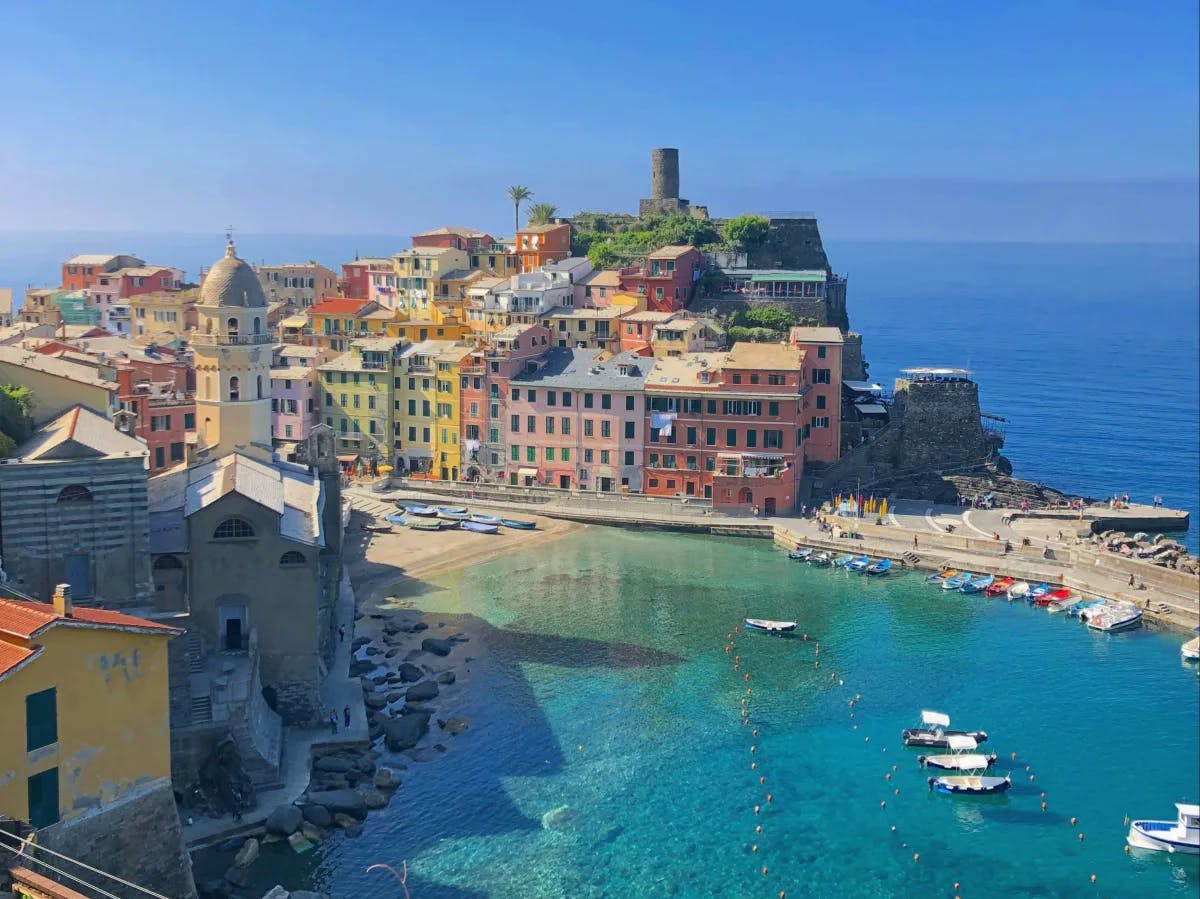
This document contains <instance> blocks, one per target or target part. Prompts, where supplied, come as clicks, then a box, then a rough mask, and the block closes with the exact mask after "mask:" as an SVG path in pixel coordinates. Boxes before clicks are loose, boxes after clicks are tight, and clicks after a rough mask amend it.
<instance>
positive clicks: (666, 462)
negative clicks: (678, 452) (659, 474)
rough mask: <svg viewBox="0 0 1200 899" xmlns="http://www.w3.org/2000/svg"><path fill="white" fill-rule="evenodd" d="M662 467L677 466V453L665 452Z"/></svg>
mask: <svg viewBox="0 0 1200 899" xmlns="http://www.w3.org/2000/svg"><path fill="white" fill-rule="evenodd" d="M662 467H663V468H674V467H675V454H674V453H664V454H663V457H662Z"/></svg>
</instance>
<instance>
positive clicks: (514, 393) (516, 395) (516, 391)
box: [512, 387, 521, 400]
mask: <svg viewBox="0 0 1200 899" xmlns="http://www.w3.org/2000/svg"><path fill="white" fill-rule="evenodd" d="M512 398H513V399H514V400H519V399H520V398H521V390H520V388H518V387H514V388H513V389H512Z"/></svg>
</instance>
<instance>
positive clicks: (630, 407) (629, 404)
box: [625, 393, 633, 412]
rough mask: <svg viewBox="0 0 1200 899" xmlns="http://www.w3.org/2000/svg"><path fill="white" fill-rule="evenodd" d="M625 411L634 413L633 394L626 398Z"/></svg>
mask: <svg viewBox="0 0 1200 899" xmlns="http://www.w3.org/2000/svg"><path fill="white" fill-rule="evenodd" d="M625 411H626V412H632V411H633V394H632V393H631V394H629V395H628V396H627V397H625Z"/></svg>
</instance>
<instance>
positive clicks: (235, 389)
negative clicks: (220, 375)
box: [229, 375, 242, 400]
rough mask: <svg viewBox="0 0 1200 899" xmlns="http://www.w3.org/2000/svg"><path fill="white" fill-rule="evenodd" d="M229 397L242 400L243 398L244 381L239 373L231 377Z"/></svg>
mask: <svg viewBox="0 0 1200 899" xmlns="http://www.w3.org/2000/svg"><path fill="white" fill-rule="evenodd" d="M229 398H230V399H231V400H240V399H241V398H242V382H241V380H240V379H239V378H238V376H237V375H234V376H233V377H232V378H230V379H229Z"/></svg>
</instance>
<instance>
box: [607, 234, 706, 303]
mask: <svg viewBox="0 0 1200 899" xmlns="http://www.w3.org/2000/svg"><path fill="white" fill-rule="evenodd" d="M703 265H704V254H703V253H701V252H700V251H699V250H698V249H696V248H695V247H692V246H667V247H662V248H661V249H658V250H655V251H654V252H653V253H651V254H650V255H649V256H647V257H646V261H645V262H644V263H642V264H641V265H635V266H630V267H628V268H623V269H621V271H620V280H621V287H622V289H623V290H628V291H632V292H634V293H637V294H638V295H640V296H644V297H645V298H646V308H647V309H653V310H656V311H659V312H675V311H677V310H679V309H682V308H684V307H685V306H686V305H687V304H688V303H689V302H690V301H691V299H692V291H693V289H694V286H695V283H696V281H697V280H699V278H700V272H701V270H702V268H703Z"/></svg>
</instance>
